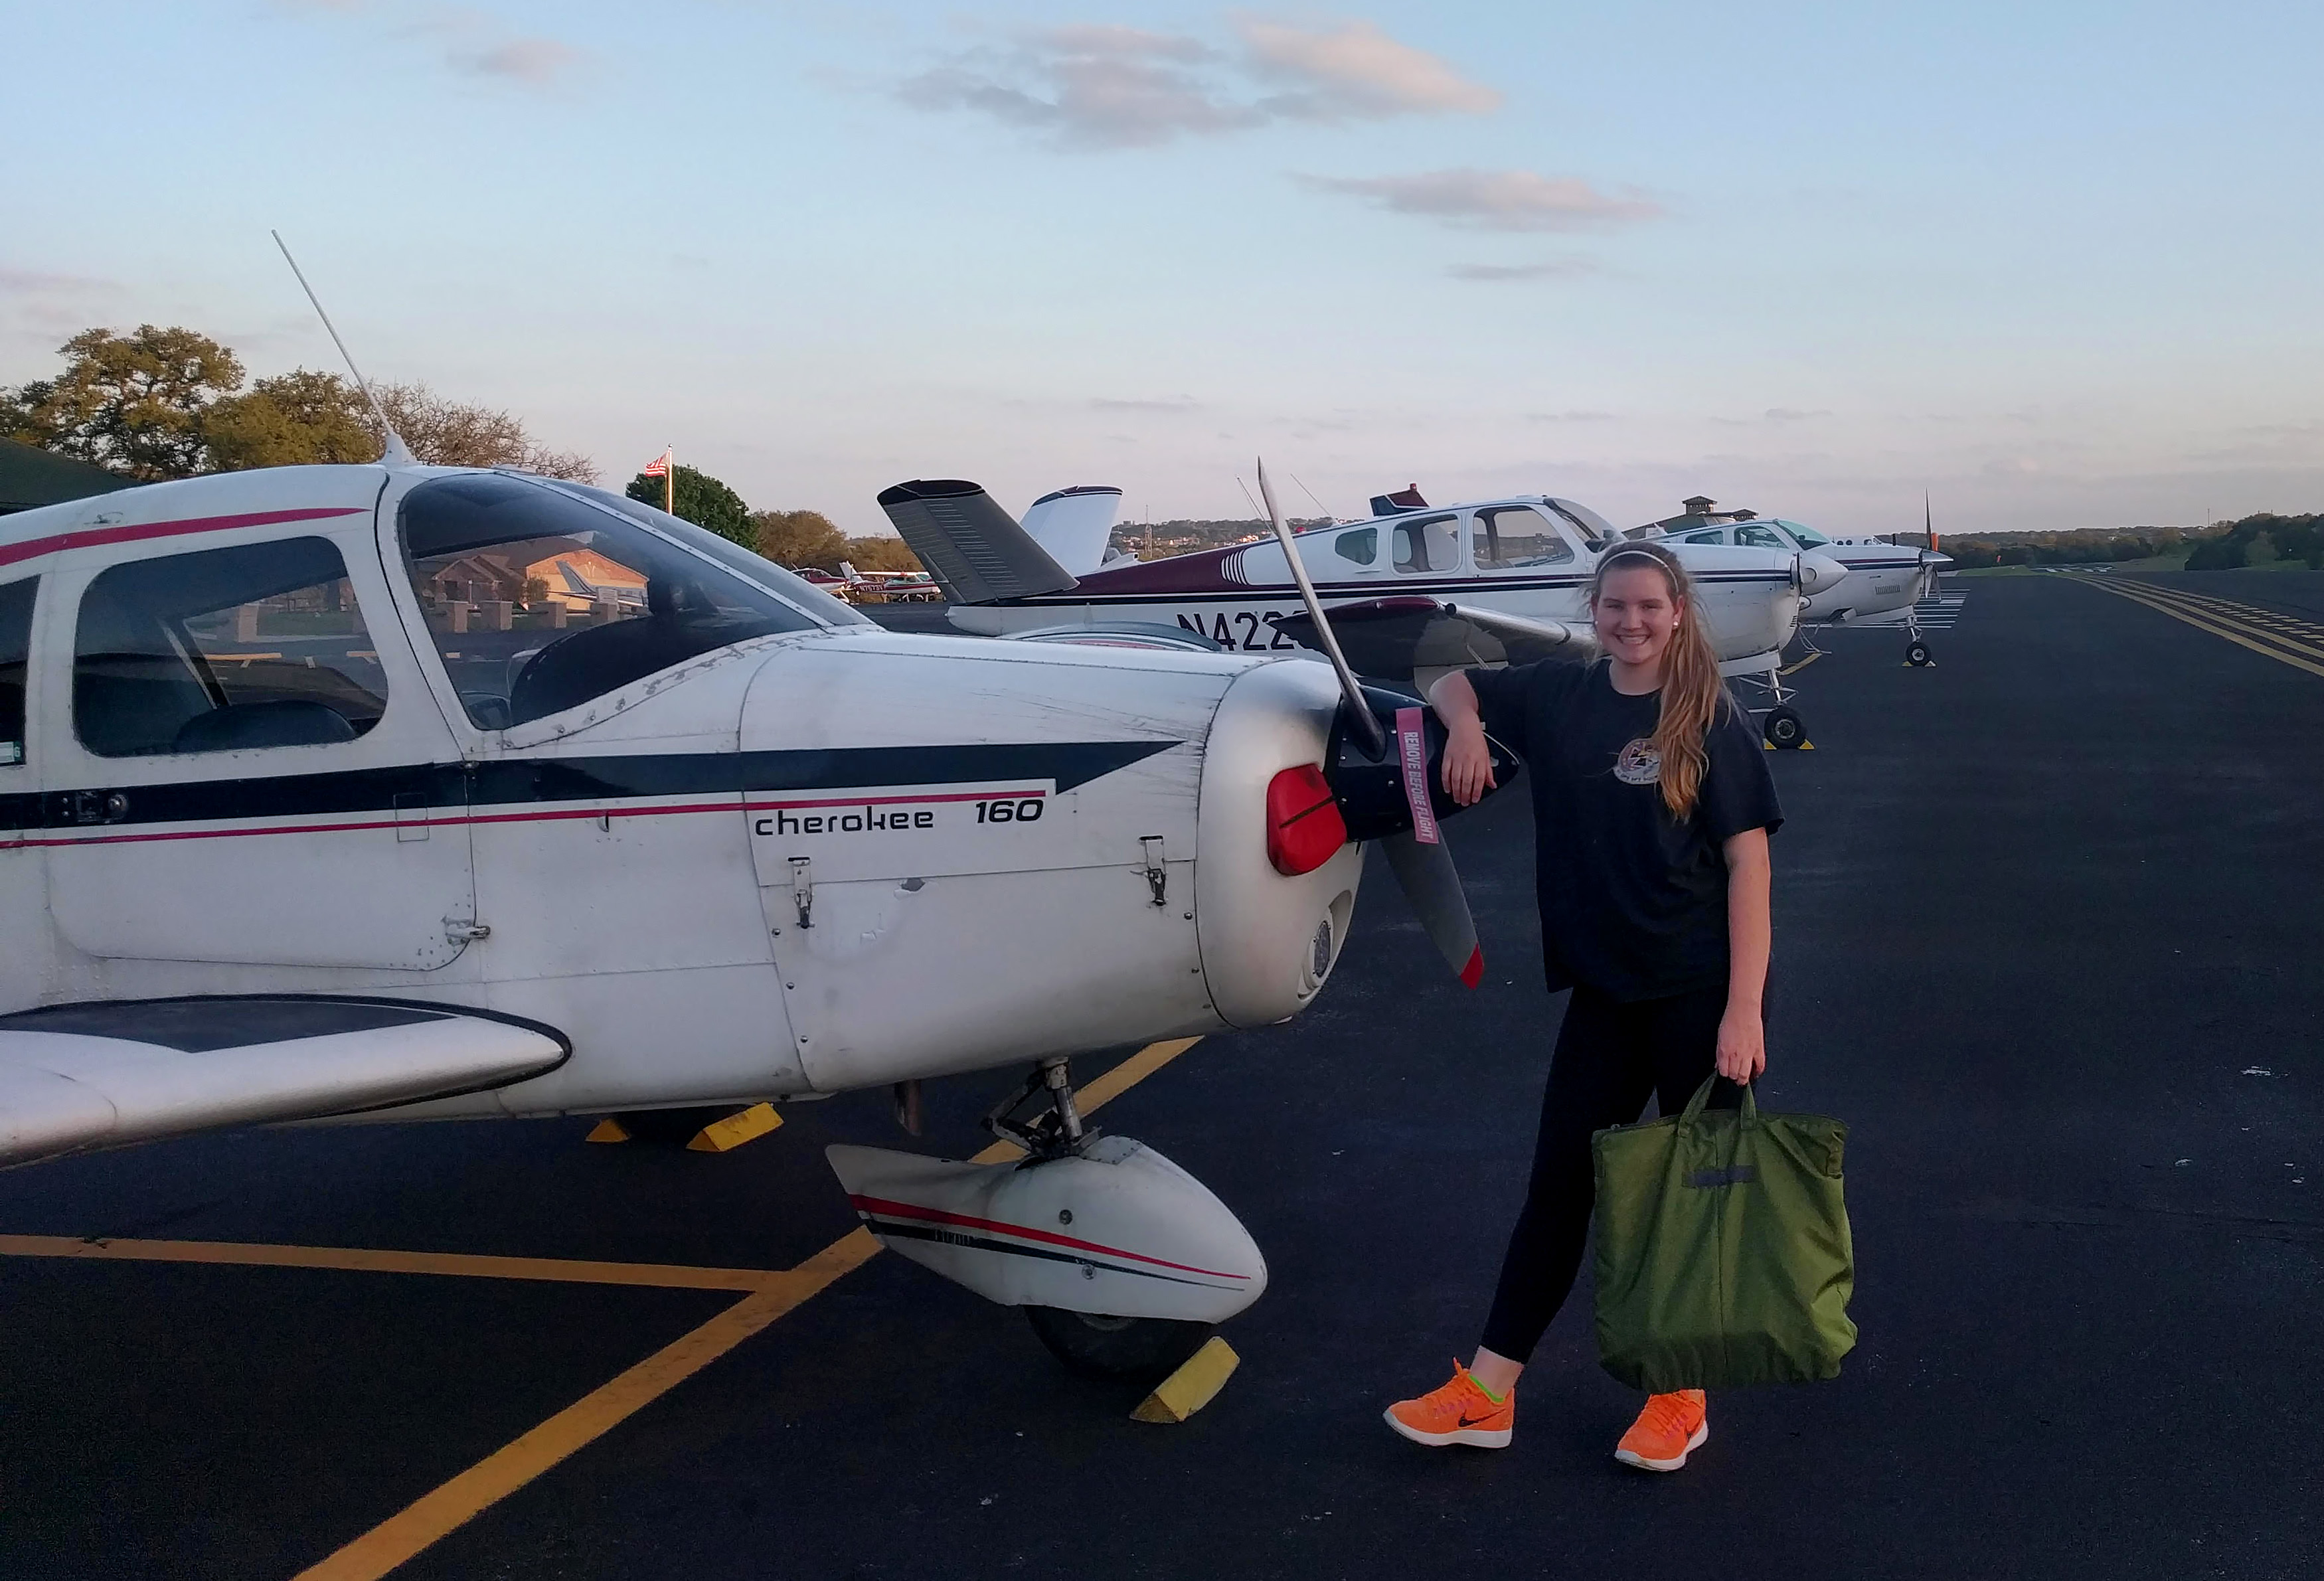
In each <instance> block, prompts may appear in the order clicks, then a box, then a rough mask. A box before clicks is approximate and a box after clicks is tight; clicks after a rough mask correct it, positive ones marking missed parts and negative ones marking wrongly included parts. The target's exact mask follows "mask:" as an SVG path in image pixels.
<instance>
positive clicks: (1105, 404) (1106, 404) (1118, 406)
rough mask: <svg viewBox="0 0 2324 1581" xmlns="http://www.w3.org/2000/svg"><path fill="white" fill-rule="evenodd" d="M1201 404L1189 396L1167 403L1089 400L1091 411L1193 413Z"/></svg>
mask: <svg viewBox="0 0 2324 1581" xmlns="http://www.w3.org/2000/svg"><path fill="white" fill-rule="evenodd" d="M1201 407H1202V402H1199V401H1196V400H1195V399H1194V397H1193V396H1191V395H1180V396H1177V397H1175V398H1174V399H1171V400H1167V401H1111V400H1108V399H1107V398H1105V397H1104V396H1102V395H1101V396H1097V397H1094V398H1093V399H1092V400H1091V402H1090V409H1091V410H1092V411H1199V410H1200V409H1201Z"/></svg>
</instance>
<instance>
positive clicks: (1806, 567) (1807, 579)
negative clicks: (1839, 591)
mask: <svg viewBox="0 0 2324 1581" xmlns="http://www.w3.org/2000/svg"><path fill="white" fill-rule="evenodd" d="M1799 567H1800V590H1801V591H1802V592H1803V593H1806V594H1809V595H1811V596H1812V595H1814V594H1817V593H1824V592H1829V591H1830V590H1831V589H1832V588H1834V587H1839V586H1840V582H1841V580H1842V579H1843V578H1846V577H1847V575H1848V568H1847V567H1846V566H1843V565H1841V564H1840V562H1839V561H1838V560H1836V559H1832V558H1831V556H1830V555H1824V554H1803V555H1802V556H1800V559H1799Z"/></svg>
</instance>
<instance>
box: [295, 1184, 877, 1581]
mask: <svg viewBox="0 0 2324 1581" xmlns="http://www.w3.org/2000/svg"><path fill="white" fill-rule="evenodd" d="M879 1250H880V1243H879V1242H877V1241H875V1240H873V1239H872V1238H871V1231H869V1230H865V1229H857V1230H853V1231H851V1232H850V1233H849V1234H845V1235H844V1236H842V1237H841V1238H840V1239H839V1240H837V1241H835V1242H833V1243H832V1244H830V1245H828V1246H826V1247H825V1248H824V1249H823V1250H822V1251H821V1252H818V1253H816V1254H815V1255H814V1256H813V1257H810V1258H808V1259H807V1261H806V1262H802V1263H800V1264H799V1265H798V1267H797V1268H795V1269H792V1270H791V1271H789V1272H788V1273H781V1274H775V1275H771V1276H767V1281H766V1284H765V1286H764V1287H763V1288H762V1289H761V1290H758V1291H757V1292H756V1293H755V1294H752V1295H750V1296H746V1297H744V1298H743V1299H742V1300H739V1301H737V1302H735V1303H734V1304H733V1306H731V1307H729V1308H726V1309H725V1310H724V1312H721V1313H719V1314H718V1316H717V1317H715V1318H712V1319H710V1321H709V1322H707V1323H705V1324H704V1325H702V1326H701V1327H699V1328H696V1329H695V1330H693V1331H692V1332H690V1333H688V1334H685V1335H682V1336H679V1337H678V1338H677V1339H675V1340H673V1341H671V1342H670V1343H669V1345H664V1346H662V1348H661V1349H659V1350H658V1351H656V1352H655V1353H654V1354H651V1355H650V1356H648V1357H647V1358H646V1359H645V1360H644V1361H642V1362H640V1363H639V1364H637V1365H636V1366H634V1367H632V1368H631V1369H630V1370H629V1371H628V1372H626V1373H622V1374H621V1375H620V1376H619V1377H617V1378H614V1379H613V1380H612V1381H611V1382H607V1383H604V1384H602V1385H601V1386H599V1387H598V1388H596V1389H594V1390H591V1391H589V1392H588V1393H587V1394H585V1395H583V1396H582V1397H581V1398H580V1399H579V1400H576V1401H574V1402H573V1403H572V1404H571V1405H568V1406H567V1407H566V1408H565V1409H564V1410H560V1411H558V1413H557V1414H556V1415H555V1416H553V1417H550V1418H549V1419H548V1420H547V1421H545V1422H543V1423H541V1424H540V1425H539V1427H537V1428H533V1429H532V1430H531V1431H530V1432H529V1433H526V1434H525V1435H524V1436H523V1437H521V1438H517V1439H516V1440H514V1441H513V1442H512V1443H509V1444H507V1445H504V1446H503V1447H501V1448H499V1449H496V1450H494V1451H493V1453H492V1454H490V1455H488V1456H484V1459H482V1460H480V1461H478V1462H476V1464H475V1465H472V1466H470V1467H469V1468H468V1469H467V1470H466V1471H464V1472H462V1473H461V1474H460V1475H457V1476H456V1477H454V1478H453V1479H452V1480H451V1481H450V1482H447V1483H446V1484H443V1485H442V1486H441V1487H438V1488H437V1489H435V1490H434V1491H433V1492H431V1493H427V1494H425V1495H424V1496H422V1497H421V1498H420V1499H419V1500H417V1501H415V1502H412V1503H410V1504H408V1505H406V1506H405V1507H404V1508H403V1509H401V1510H400V1511H398V1512H396V1513H395V1514H393V1515H392V1516H390V1517H388V1519H387V1520H385V1521H382V1522H380V1524H378V1525H377V1526H374V1527H373V1528H372V1529H371V1530H369V1531H366V1532H364V1534H363V1535H362V1536H361V1537H359V1538H357V1539H355V1541H353V1542H351V1543H349V1544H347V1545H346V1547H345V1548H343V1549H339V1551H338V1552H337V1553H335V1554H333V1555H331V1557H330V1558H327V1559H325V1560H323V1561H322V1563H320V1564H318V1565H314V1566H311V1567H309V1568H307V1569H305V1570H302V1571H300V1575H299V1581H373V1578H374V1577H376V1576H384V1575H386V1574H387V1573H388V1572H389V1571H390V1570H392V1569H394V1568H395V1567H397V1566H398V1565H401V1564H402V1563H403V1562H404V1561H405V1560H406V1559H409V1558H411V1557H412V1556H413V1555H415V1554H417V1553H419V1552H420V1550H421V1549H425V1548H427V1547H429V1545H430V1544H432V1543H434V1542H435V1541H436V1540H437V1539H439V1538H442V1537H444V1536H445V1535H446V1534H447V1533H449V1532H451V1531H453V1530H457V1529H458V1528H459V1527H460V1526H462V1525H464V1524H466V1522H467V1521H470V1520H473V1519H474V1518H475V1516H476V1515H477V1514H479V1513H481V1512H483V1511H484V1510H486V1509H488V1508H490V1507H491V1506H492V1505H493V1504H496V1503H498V1502H500V1501H501V1500H503V1499H505V1498H507V1497H508V1496H509V1495H510V1494H511V1493H514V1492H516V1491H517V1490H518V1489H519V1488H521V1487H522V1486H524V1485H525V1484H527V1483H529V1482H530V1481H532V1480H533V1479H534V1478H535V1477H537V1476H539V1475H540V1474H541V1473H543V1472H545V1471H547V1470H549V1467H551V1466H553V1465H556V1464H557V1463H558V1461H560V1460H563V1459H564V1458H565V1457H566V1456H569V1455H571V1454H572V1453H573V1452H574V1451H575V1450H576V1449H578V1448H580V1447H582V1446H583V1445H585V1444H588V1443H591V1442H593V1441H594V1440H595V1439H596V1438H601V1437H603V1436H604V1434H605V1433H606V1432H607V1431H608V1430H610V1429H611V1428H614V1427H617V1426H619V1425H620V1424H621V1423H622V1422H624V1421H626V1420H628V1419H630V1418H631V1417H632V1416H633V1415H635V1414H636V1413H637V1412H638V1411H639V1410H642V1409H643V1408H645V1407H646V1406H648V1405H650V1404H651V1403H653V1401H657V1400H659V1399H660V1398H661V1397H662V1396H663V1395H664V1394H667V1393H669V1391H670V1390H672V1389H674V1388H676V1387H677V1386H678V1384H680V1383H682V1382H685V1381H686V1380H687V1379H688V1378H691V1377H692V1376H694V1374H695V1373H698V1372H700V1371H702V1369H703V1368H705V1367H706V1366H708V1365H709V1364H711V1363H713V1362H715V1361H716V1360H717V1359H718V1358H719V1357H720V1356H723V1355H724V1354H726V1353H727V1352H728V1351H730V1350H733V1348H734V1347H735V1346H736V1345H740V1344H742V1342H743V1341H744V1340H746V1339H748V1338H750V1337H751V1336H752V1335H754V1334H756V1333H758V1332H759V1330H761V1329H762V1328H764V1327H766V1326H767V1325H768V1324H770V1323H772V1322H773V1321H775V1319H776V1318H780V1317H782V1316H783V1315H784V1314H785V1313H787V1312H789V1311H791V1310H793V1309H794V1308H797V1307H798V1305H799V1304H800V1303H801V1302H803V1301H806V1300H807V1299H811V1298H812V1297H814V1296H816V1294H818V1293H819V1292H821V1291H822V1290H825V1289H826V1288H828V1287H829V1286H830V1285H831V1284H832V1283H833V1282H834V1281H837V1280H838V1279H840V1278H842V1277H843V1276H844V1275H846V1274H848V1273H850V1272H853V1271H854V1270H856V1269H858V1268H860V1267H862V1265H863V1264H864V1263H866V1262H870V1261H871V1258H872V1257H873V1256H874V1255H875V1254H876V1253H878V1252H879Z"/></svg>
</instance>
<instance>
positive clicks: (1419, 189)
mask: <svg viewBox="0 0 2324 1581" xmlns="http://www.w3.org/2000/svg"><path fill="white" fill-rule="evenodd" d="M1294 179H1295V180H1298V181H1299V182H1300V183H1301V184H1302V185H1304V186H1306V187H1309V188H1312V189H1313V190H1316V191H1318V192H1339V193H1343V194H1345V195H1347V196H1349V197H1351V198H1365V199H1370V200H1371V201H1372V202H1373V203H1375V204H1376V205H1378V206H1379V208H1386V209H1389V210H1391V211H1393V212H1395V213H1397V214H1415V215H1419V216H1421V217H1424V218H1428V219H1436V220H1442V221H1443V223H1444V224H1446V225H1451V226H1458V227H1462V228H1463V229H1468V230H1499V231H1571V230H1582V229H1587V228H1591V227H1601V226H1609V225H1622V224H1627V223H1628V222H1631V221H1634V220H1642V219H1652V218H1654V217H1656V216H1657V215H1659V214H1661V213H1662V207H1661V205H1659V204H1657V203H1655V202H1653V201H1651V200H1650V199H1646V198H1644V197H1642V196H1639V195H1638V194H1637V193H1635V192H1632V193H1629V194H1628V195H1625V196H1621V197H1616V196H1614V195H1612V194H1609V193H1606V192H1601V191H1600V190H1598V189H1597V188H1595V187H1593V186H1591V184H1590V183H1589V182H1587V181H1585V180H1582V179H1581V178H1580V177H1578V176H1545V175H1541V174H1538V173H1536V172H1535V171H1480V170H1474V169H1468V168H1462V169H1457V170H1448V171H1422V172H1421V173H1419V174H1417V175H1410V176H1298V177H1296V178H1294Z"/></svg>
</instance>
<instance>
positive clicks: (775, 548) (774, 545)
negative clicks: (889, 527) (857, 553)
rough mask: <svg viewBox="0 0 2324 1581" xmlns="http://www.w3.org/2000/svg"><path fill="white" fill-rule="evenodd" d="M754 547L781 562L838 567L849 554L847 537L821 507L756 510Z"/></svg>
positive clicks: (804, 566) (753, 514)
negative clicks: (818, 509) (803, 509)
mask: <svg viewBox="0 0 2324 1581" xmlns="http://www.w3.org/2000/svg"><path fill="white" fill-rule="evenodd" d="M751 528H752V548H753V549H756V550H758V551H759V552H760V553H761V554H762V555H764V556H765V557H766V558H767V559H770V560H773V561H774V562H775V563H776V564H777V565H782V566H791V567H794V568H797V569H806V568H807V567H808V566H817V567H820V568H821V569H824V570H826V571H835V570H837V569H839V562H840V561H841V560H844V559H846V558H847V540H846V539H845V538H844V537H843V536H842V535H841V533H840V531H839V529H838V528H836V527H835V526H833V525H832V522H831V518H830V517H828V516H826V515H825V514H824V513H822V512H821V511H754V512H752V513H751Z"/></svg>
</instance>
